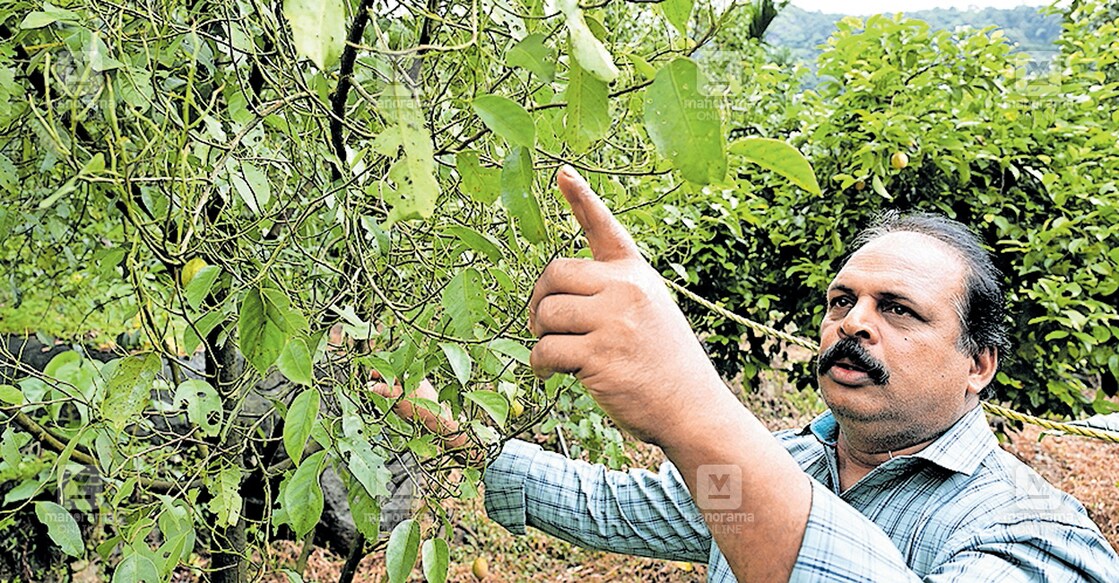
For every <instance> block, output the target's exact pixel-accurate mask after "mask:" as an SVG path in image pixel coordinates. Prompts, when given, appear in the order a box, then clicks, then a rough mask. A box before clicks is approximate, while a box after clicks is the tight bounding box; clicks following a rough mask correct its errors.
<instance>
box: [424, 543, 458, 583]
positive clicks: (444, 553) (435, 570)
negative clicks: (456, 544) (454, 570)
mask: <svg viewBox="0 0 1119 583" xmlns="http://www.w3.org/2000/svg"><path fill="white" fill-rule="evenodd" d="M450 565H451V551H450V549H449V548H448V547H447V541H445V540H443V539H441V538H433V539H428V540H425V541H424V545H423V568H424V578H425V579H427V583H444V581H446V580H447V568H448V567H450Z"/></svg>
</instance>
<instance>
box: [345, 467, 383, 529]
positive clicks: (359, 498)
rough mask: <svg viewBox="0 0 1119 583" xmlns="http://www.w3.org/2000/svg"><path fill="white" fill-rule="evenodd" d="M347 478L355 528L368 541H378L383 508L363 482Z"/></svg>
mask: <svg viewBox="0 0 1119 583" xmlns="http://www.w3.org/2000/svg"><path fill="white" fill-rule="evenodd" d="M344 473H345V472H343V474H344ZM346 478H347V480H346V482H347V484H346V486H347V491H346V493H347V496H346V500H347V502H349V504H350V517H351V518H353V519H354V526H355V527H356V528H357V530H358V532H360V533H361V534H364V535H365V538H366V539H368V540H377V539H378V538H380V536H381V506H380V504H378V503H377V499H376V498H374V497H373V496H370V495H369V492H368V491H366V489H365V486H363V485H362V484H361V482H358V481H357V480H356V479H354V478H353V477H352V476H346Z"/></svg>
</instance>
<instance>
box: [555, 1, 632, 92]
mask: <svg viewBox="0 0 1119 583" xmlns="http://www.w3.org/2000/svg"><path fill="white" fill-rule="evenodd" d="M557 6H558V7H559V9H560V11H561V12H563V14H564V16H565V17H566V18H565V19H564V24H566V25H567V32H568V34H569V35H570V39H571V55H572V56H573V57H575V60H576V61H578V62H579V66H581V67H583V68H584V69H586V70H587V72H589V73H590V74H591V75H594V76H595V78H597V79H599V80H601V81H603V82H606V83H613V82H614V79H617V78H618V67H617V66H615V65H614V58H613V57H611V56H610V51H608V50H606V46H605V45H603V44H602V41H600V40H598V38H596V37H595V36H594V33H593V32H591V29H590V27H588V26H587V21H586V19H584V18H583V12H582V10H580V9H579V5H578V2H576V1H575V0H561V1H559V2H557Z"/></svg>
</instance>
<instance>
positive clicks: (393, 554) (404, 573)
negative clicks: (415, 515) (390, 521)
mask: <svg viewBox="0 0 1119 583" xmlns="http://www.w3.org/2000/svg"><path fill="white" fill-rule="evenodd" d="M419 552H420V525H419V523H417V522H416V521H415V520H413V519H411V518H409V519H408V520H405V521H403V522H401V523H400V524H398V525H396V528H394V529H392V533H391V534H389V544H388V547H387V548H386V549H385V569H386V570H387V571H388V576H389V583H404V582H405V581H407V580H408V574H409V573H411V572H412V568H413V567H415V566H416V557H417V556H418V555H419Z"/></svg>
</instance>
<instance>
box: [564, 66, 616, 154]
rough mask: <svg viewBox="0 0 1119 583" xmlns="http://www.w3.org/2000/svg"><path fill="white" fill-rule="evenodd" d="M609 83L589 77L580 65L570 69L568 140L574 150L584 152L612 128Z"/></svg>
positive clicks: (565, 121) (568, 85) (566, 117)
mask: <svg viewBox="0 0 1119 583" xmlns="http://www.w3.org/2000/svg"><path fill="white" fill-rule="evenodd" d="M608 93H609V91H608V89H607V86H606V83H605V82H603V81H601V80H599V79H596V78H595V77H594V76H592V75H590V74H588V73H587V72H586V71H585V70H584V69H583V68H582V67H580V66H579V64H578V63H575V62H572V63H571V66H570V69H569V70H568V78H567V90H566V92H565V93H564V96H565V97H566V98H567V114H566V116H565V117H564V129H565V130H566V131H565V138H566V139H567V143H568V144H569V145H570V146H571V148H572V149H574V150H576V151H578V152H583V151H586V149H587V147H588V146H590V144H591V142H594V141H596V140H598V139H600V138H602V137H603V136H605V135H606V132H607V131H608V130H609V129H610V123H611V119H610V99H609V95H608Z"/></svg>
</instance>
